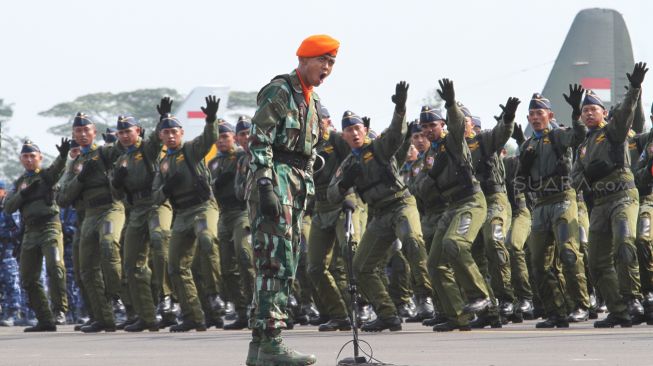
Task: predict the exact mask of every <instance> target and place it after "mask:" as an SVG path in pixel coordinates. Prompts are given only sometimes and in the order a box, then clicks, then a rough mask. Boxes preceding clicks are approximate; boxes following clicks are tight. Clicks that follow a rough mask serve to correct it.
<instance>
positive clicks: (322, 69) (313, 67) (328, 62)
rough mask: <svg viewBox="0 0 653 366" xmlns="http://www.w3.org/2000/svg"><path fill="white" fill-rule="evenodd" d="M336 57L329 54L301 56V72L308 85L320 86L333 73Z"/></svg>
mask: <svg viewBox="0 0 653 366" xmlns="http://www.w3.org/2000/svg"><path fill="white" fill-rule="evenodd" d="M335 63H336V58H335V57H333V56H329V55H322V56H318V57H311V58H306V57H300V58H299V74H300V75H301V76H302V79H303V80H304V82H305V83H306V84H308V86H320V85H322V83H323V82H324V79H326V78H327V76H329V75H330V74H331V70H333V65H334V64H335Z"/></svg>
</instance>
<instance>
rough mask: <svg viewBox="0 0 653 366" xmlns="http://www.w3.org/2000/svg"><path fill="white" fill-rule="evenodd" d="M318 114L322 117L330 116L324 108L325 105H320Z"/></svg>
mask: <svg viewBox="0 0 653 366" xmlns="http://www.w3.org/2000/svg"><path fill="white" fill-rule="evenodd" d="M320 116H321V117H322V118H331V115H330V114H329V110H328V109H326V107H325V106H321V107H320Z"/></svg>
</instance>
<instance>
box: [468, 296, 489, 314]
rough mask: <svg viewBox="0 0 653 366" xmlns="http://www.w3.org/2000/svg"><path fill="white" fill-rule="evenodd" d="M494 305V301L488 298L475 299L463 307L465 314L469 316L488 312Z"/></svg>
mask: <svg viewBox="0 0 653 366" xmlns="http://www.w3.org/2000/svg"><path fill="white" fill-rule="evenodd" d="M491 305H492V300H490V299H488V298H480V299H475V300H473V301H471V302H470V303H468V304H467V305H465V307H463V312H464V313H467V314H471V313H479V312H481V311H483V310H486V309H487V308H489V307H490V306H491Z"/></svg>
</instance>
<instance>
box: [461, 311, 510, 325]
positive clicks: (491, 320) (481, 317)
mask: <svg viewBox="0 0 653 366" xmlns="http://www.w3.org/2000/svg"><path fill="white" fill-rule="evenodd" d="M469 326H470V327H472V328H474V329H483V328H485V327H490V328H501V327H502V326H503V325H502V323H501V317H500V316H499V315H488V313H487V312H486V311H484V312H482V313H479V314H476V319H474V320H472V321H471V322H469Z"/></svg>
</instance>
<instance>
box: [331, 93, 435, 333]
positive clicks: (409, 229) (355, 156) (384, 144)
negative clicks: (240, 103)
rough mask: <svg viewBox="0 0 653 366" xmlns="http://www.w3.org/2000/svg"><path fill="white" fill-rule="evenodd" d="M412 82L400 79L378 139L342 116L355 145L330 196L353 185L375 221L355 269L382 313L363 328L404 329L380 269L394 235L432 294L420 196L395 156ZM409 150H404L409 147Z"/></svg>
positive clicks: (425, 293) (421, 287)
mask: <svg viewBox="0 0 653 366" xmlns="http://www.w3.org/2000/svg"><path fill="white" fill-rule="evenodd" d="M407 91H408V85H407V84H406V83H405V82H400V83H398V84H397V86H396V93H395V95H394V96H393V97H392V100H393V102H394V103H395V111H394V116H393V118H392V122H391V123H390V126H389V127H388V129H387V130H386V131H385V132H384V134H383V135H381V136H380V137H379V138H377V139H376V140H374V141H371V140H370V139H367V138H366V135H367V128H366V127H365V125H364V123H363V120H362V119H361V118H360V117H358V116H356V115H354V114H352V115H350V116H349V117H348V118H343V137H344V138H345V141H347V143H348V144H349V146H350V147H351V148H352V153H351V154H350V155H349V156H348V157H347V158H345V160H344V161H343V162H342V164H341V166H340V168H339V169H338V171H337V172H336V175H335V176H334V177H333V179H332V181H331V183H330V185H329V189H328V199H329V201H331V202H333V203H335V202H338V201H340V200H342V199H343V198H344V197H345V196H346V195H347V194H348V193H349V192H350V191H351V189H352V188H353V189H354V190H355V191H356V192H357V193H358V194H359V196H360V197H361V199H363V201H364V202H366V203H367V204H368V205H369V208H370V210H371V212H370V214H371V215H370V216H371V217H372V220H371V221H370V223H369V224H368V225H367V228H366V230H365V232H364V233H363V236H362V238H361V241H360V243H359V245H358V248H357V249H356V254H355V256H354V263H353V265H354V272H355V274H356V278H357V279H358V282H359V283H360V289H361V291H362V292H363V294H364V295H365V296H366V297H367V298H368V299H369V300H370V301H371V302H372V304H373V305H374V308H375V310H376V312H377V314H378V318H377V319H376V320H374V321H371V322H368V323H365V324H364V325H363V326H362V327H361V330H363V331H374V332H378V331H382V330H384V329H389V330H391V331H397V330H401V319H400V318H399V317H398V316H397V309H396V307H395V305H394V304H393V302H392V300H391V298H390V296H389V295H388V293H387V292H386V290H385V287H384V285H383V282H382V280H381V277H380V274H379V273H378V272H377V269H378V267H379V265H380V264H381V263H384V261H385V260H386V259H387V258H388V257H387V256H388V254H389V252H390V250H391V248H392V243H393V240H394V239H395V238H397V239H399V240H401V243H402V246H403V247H405V251H406V254H407V257H408V260H409V262H410V265H411V270H412V271H414V272H417V275H415V276H414V278H415V279H416V280H417V281H419V282H418V283H416V286H415V288H416V292H417V291H419V292H418V293H417V296H418V297H419V298H426V297H430V296H431V293H432V291H433V290H432V288H431V284H430V282H429V279H428V275H427V270H426V249H425V247H424V240H423V238H422V230H421V228H420V225H419V212H418V211H417V204H416V202H415V198H414V197H413V196H412V195H411V194H410V192H409V191H408V189H407V188H406V186H405V185H404V183H403V180H402V179H401V177H400V176H399V169H398V166H397V161H398V160H399V159H401V160H402V161H403V160H404V159H405V156H402V157H395V155H397V153H398V151H399V150H400V148H401V147H402V145H403V144H404V143H405V141H406V134H407V126H406V122H405V113H406V105H405V103H406V98H407ZM404 154H405V152H404Z"/></svg>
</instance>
